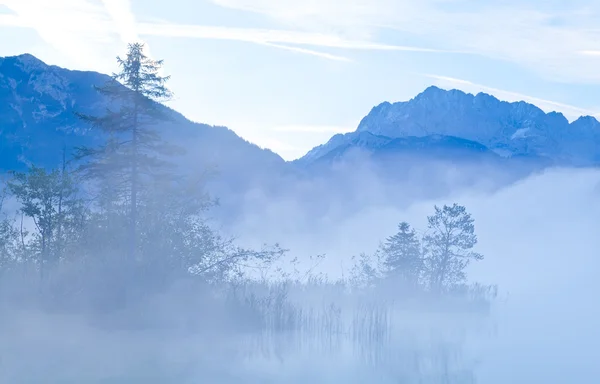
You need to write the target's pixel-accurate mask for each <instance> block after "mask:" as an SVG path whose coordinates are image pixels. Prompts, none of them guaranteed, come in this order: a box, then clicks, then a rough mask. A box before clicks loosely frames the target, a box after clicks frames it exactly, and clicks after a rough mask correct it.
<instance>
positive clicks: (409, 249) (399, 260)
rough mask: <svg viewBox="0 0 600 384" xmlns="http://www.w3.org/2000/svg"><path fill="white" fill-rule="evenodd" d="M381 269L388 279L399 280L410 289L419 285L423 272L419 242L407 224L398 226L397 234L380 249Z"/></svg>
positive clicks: (389, 238) (388, 239) (403, 223)
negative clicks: (383, 269) (382, 268)
mask: <svg viewBox="0 0 600 384" xmlns="http://www.w3.org/2000/svg"><path fill="white" fill-rule="evenodd" d="M380 253H381V258H382V263H383V267H384V268H385V271H384V272H385V273H386V275H387V276H388V277H389V278H393V279H397V280H401V281H402V282H404V283H406V284H408V285H409V286H411V287H416V286H417V285H418V284H419V279H420V275H421V272H422V271H423V258H422V252H421V242H420V241H419V239H418V238H417V234H416V232H415V230H414V229H413V228H411V227H410V225H409V224H408V223H407V222H402V223H400V224H398V232H397V233H396V234H395V235H393V236H390V237H388V238H387V239H386V241H385V243H384V244H382V245H381V247H380Z"/></svg>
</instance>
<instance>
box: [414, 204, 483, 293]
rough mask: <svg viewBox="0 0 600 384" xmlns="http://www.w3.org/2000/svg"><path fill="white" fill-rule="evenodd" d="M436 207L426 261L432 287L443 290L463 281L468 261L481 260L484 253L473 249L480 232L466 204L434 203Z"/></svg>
mask: <svg viewBox="0 0 600 384" xmlns="http://www.w3.org/2000/svg"><path fill="white" fill-rule="evenodd" d="M434 210H435V212H434V214H433V215H432V216H428V217H427V222H428V226H427V227H428V230H429V233H428V234H427V235H426V236H425V238H424V249H425V256H426V257H425V265H426V270H427V274H428V277H429V283H430V287H431V289H432V290H434V291H437V292H440V291H442V290H443V289H444V288H450V287H452V286H454V285H457V284H461V283H464V282H465V281H466V273H465V269H466V267H467V266H468V265H469V262H470V261H471V260H482V259H483V255H481V254H479V253H476V252H473V251H472V249H473V247H474V246H475V245H476V244H477V236H476V235H475V225H474V220H473V218H472V217H471V214H469V213H468V212H467V210H466V208H465V207H464V206H461V205H457V204H453V205H452V206H448V205H444V206H443V207H442V208H439V207H438V206H435V207H434Z"/></svg>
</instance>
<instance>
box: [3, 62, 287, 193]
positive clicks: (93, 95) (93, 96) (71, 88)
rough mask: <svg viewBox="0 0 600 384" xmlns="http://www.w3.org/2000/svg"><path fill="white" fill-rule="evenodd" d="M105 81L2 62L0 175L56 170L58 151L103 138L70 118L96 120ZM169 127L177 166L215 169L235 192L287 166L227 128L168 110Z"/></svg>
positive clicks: (102, 105)
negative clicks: (178, 154)
mask: <svg viewBox="0 0 600 384" xmlns="http://www.w3.org/2000/svg"><path fill="white" fill-rule="evenodd" d="M108 80H109V77H108V76H107V75H103V74H100V73H96V72H83V71H72V70H67V69H64V68H60V67H57V66H51V65H47V64H45V63H44V62H42V61H41V60H39V59H37V58H35V57H34V56H32V55H29V54H24V55H20V56H14V57H6V58H0V170H12V169H16V170H20V169H24V168H25V166H26V164H28V163H35V164H38V165H42V166H47V167H52V166H56V165H58V164H59V162H60V159H61V157H62V149H63V147H66V148H67V149H68V150H69V149H72V148H73V147H74V146H78V145H89V144H93V143H95V142H97V141H98V140H99V139H100V138H99V136H98V135H97V133H96V132H95V131H94V130H90V127H89V126H87V125H85V124H82V123H81V122H80V121H79V120H78V119H77V118H76V116H75V115H74V112H82V113H86V114H93V115H101V114H103V113H104V109H105V107H106V105H107V103H108V101H107V100H106V99H104V98H103V97H102V96H101V95H100V94H99V93H98V92H97V91H96V90H95V89H94V86H102V85H103V84H105V83H106V81H108ZM161 108H165V109H166V110H168V112H169V114H170V116H171V117H172V122H171V123H168V124H164V126H163V127H161V128H162V135H163V136H164V137H165V138H167V139H169V140H171V141H174V142H175V143H177V144H179V145H181V146H183V147H184V148H185V149H186V150H187V155H185V156H184V157H183V158H182V163H184V164H186V165H187V166H189V167H190V168H197V169H198V170H199V169H201V168H203V167H206V166H215V165H216V168H217V171H218V172H220V173H221V174H226V175H227V176H228V177H227V178H226V179H227V180H228V182H229V183H232V184H233V186H234V187H235V186H240V185H242V184H244V185H245V184H248V183H253V182H254V181H255V180H254V179H255V178H261V177H262V178H267V177H268V176H269V174H270V173H272V172H273V171H274V170H279V169H281V168H282V167H283V166H284V165H285V162H284V161H283V159H281V157H279V156H278V155H277V154H275V153H273V152H271V151H270V150H265V149H261V148H259V147H258V146H256V145H254V144H251V143H249V142H247V141H245V140H243V139H242V138H240V137H239V136H237V135H236V134H235V133H234V132H233V131H231V130H229V129H227V128H225V127H214V126H209V125H206V124H198V123H194V122H192V121H190V120H188V119H186V118H185V117H184V116H182V115H181V114H179V113H177V112H176V111H173V110H171V109H169V108H167V107H161Z"/></svg>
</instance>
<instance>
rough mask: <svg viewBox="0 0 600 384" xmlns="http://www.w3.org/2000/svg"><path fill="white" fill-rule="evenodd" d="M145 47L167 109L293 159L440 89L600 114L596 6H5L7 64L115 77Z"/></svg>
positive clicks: (231, 1) (190, 2)
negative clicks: (123, 58) (162, 82)
mask: <svg viewBox="0 0 600 384" xmlns="http://www.w3.org/2000/svg"><path fill="white" fill-rule="evenodd" d="M138 39H139V40H142V41H145V42H147V43H148V44H149V47H150V52H151V55H152V56H155V57H156V58H162V59H164V60H165V71H166V72H167V73H168V74H171V75H172V80H171V88H172V90H173V91H174V92H175V94H176V99H175V100H173V101H172V102H171V103H170V105H171V106H172V107H173V108H175V109H177V110H179V111H180V112H182V113H184V114H185V115H186V116H188V117H189V118H191V119H193V120H195V121H200V122H206V123H210V124H219V125H226V126H229V127H230V128H232V129H233V130H234V131H236V132H237V133H238V134H239V135H241V136H242V137H244V138H247V139H248V140H250V141H253V142H255V143H257V144H259V145H261V146H264V147H268V148H271V149H273V150H274V151H276V152H278V153H279V154H281V155H282V156H283V157H284V158H286V159H292V158H296V157H299V156H301V155H302V154H304V153H305V152H306V151H308V150H309V149H310V148H312V147H313V146H315V145H318V144H321V143H323V142H324V141H326V140H327V139H328V138H329V137H330V136H331V135H333V134H334V133H337V132H345V131H352V130H354V129H355V128H356V126H357V124H358V122H359V120H360V119H361V118H362V117H363V116H364V115H365V114H367V113H368V112H369V110H370V109H371V108H372V107H373V106H374V105H376V104H379V103H380V102H382V101H386V100H387V101H398V100H407V99H410V98H411V97H413V96H415V95H416V94H417V93H419V92H420V91H422V90H423V89H424V88H426V87H427V86H429V85H432V84H435V85H438V86H440V87H443V88H458V89H462V90H464V91H468V92H478V91H484V92H487V93H492V94H494V95H496V96H497V97H498V98H500V99H505V100H521V99H524V100H527V101H531V102H533V103H535V104H537V105H538V106H540V107H542V109H545V110H559V111H561V112H563V113H565V115H566V116H567V117H568V118H570V119H572V118H574V117H576V116H577V115H580V114H595V113H596V112H598V111H600V1H598V0H568V1H562V0H561V1H558V0H540V1H517V0H504V1H492V0H303V1H297V0H168V1H167V0H0V41H2V44H0V56H6V55H15V54H20V53H24V52H29V53H32V54H34V55H36V56H37V57H39V58H41V59H42V60H44V61H46V62H47V63H49V64H56V65H60V66H64V67H68V68H73V69H93V70H98V71H101V72H112V71H113V70H114V69H115V61H114V57H115V56H116V55H119V54H122V53H123V51H124V43H125V42H130V41H134V40H138Z"/></svg>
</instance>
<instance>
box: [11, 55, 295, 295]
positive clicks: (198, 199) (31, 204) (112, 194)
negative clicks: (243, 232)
mask: <svg viewBox="0 0 600 384" xmlns="http://www.w3.org/2000/svg"><path fill="white" fill-rule="evenodd" d="M117 60H118V64H119V67H120V71H119V72H118V73H116V74H114V75H113V76H112V79H111V81H110V82H108V83H107V84H105V85H103V86H101V87H98V88H97V91H98V92H100V93H101V94H102V95H104V96H105V99H106V100H107V101H108V107H107V108H106V110H105V112H104V113H103V114H99V115H98V116H91V115H84V114H77V116H78V117H79V118H80V119H81V120H82V121H83V122H85V123H87V124H89V125H90V126H91V127H93V128H95V129H96V132H98V133H99V134H100V135H101V136H102V137H103V140H102V142H100V143H99V145H97V146H93V147H78V148H75V150H74V151H73V153H67V151H66V150H63V162H62V165H61V166H60V167H59V168H57V169H50V170H48V169H44V168H41V167H38V166H36V165H32V166H30V167H29V169H28V170H27V171H26V172H13V173H12V175H11V177H10V179H9V180H8V181H7V182H6V183H5V187H4V190H3V194H2V196H1V197H2V199H0V203H1V202H3V201H4V197H7V196H8V197H10V198H12V199H13V200H15V201H16V203H18V205H19V209H18V215H17V216H16V217H15V216H14V215H8V214H5V215H4V216H3V218H2V221H0V266H1V267H2V270H3V271H7V270H20V271H27V272H28V273H29V275H32V272H34V273H33V274H34V275H35V276H36V278H37V279H38V280H39V281H40V282H41V284H46V285H47V286H46V289H50V286H51V285H52V283H55V282H56V280H58V279H59V278H57V277H56V276H57V275H58V274H62V275H61V278H63V277H65V276H64V274H65V273H73V272H65V271H73V270H77V272H78V274H79V278H78V279H75V280H78V281H80V282H82V284H83V285H85V284H88V285H89V284H92V281H94V280H101V281H102V285H103V288H104V289H105V290H109V291H111V290H112V291H114V294H115V295H121V296H122V295H124V294H126V293H127V294H130V293H131V292H133V291H135V290H137V291H148V290H154V289H157V288H160V287H164V286H166V285H168V284H170V283H171V282H172V281H174V280H175V279H178V278H181V277H182V276H189V275H202V276H203V278H204V280H206V281H209V280H211V279H212V280H214V279H217V278H221V279H223V278H226V277H228V276H229V277H230V276H233V275H235V274H237V273H239V271H240V269H241V264H242V263H247V264H250V263H252V262H255V263H262V262H269V261H270V260H273V259H274V258H276V257H277V256H279V255H281V254H282V252H283V251H282V250H281V249H280V248H279V247H278V246H277V245H274V246H272V247H265V249H263V250H259V251H252V250H246V249H241V248H239V247H236V246H235V245H234V243H233V242H232V241H231V240H230V239H226V238H222V237H221V236H220V235H219V234H218V233H216V232H215V231H213V230H212V229H211V228H210V226H209V225H208V224H207V222H206V220H205V219H204V212H205V211H206V210H207V209H208V208H209V207H210V206H211V205H213V201H212V200H211V199H209V198H208V197H207V196H206V194H205V193H204V192H203V191H202V181H203V180H202V179H200V178H199V177H197V176H195V175H193V174H192V173H191V172H189V170H186V171H188V172H183V171H182V170H181V169H179V168H178V167H177V166H176V165H175V163H174V162H172V158H171V157H172V156H175V155H177V154H179V153H182V149H181V148H177V147H175V146H173V145H170V144H169V143H168V142H167V141H165V140H163V139H162V137H161V135H160V134H159V132H158V131H159V129H160V128H163V127H164V126H165V125H168V123H169V120H170V116H171V113H170V110H169V109H167V108H166V107H164V106H163V105H162V104H161V102H162V101H164V100H166V99H168V98H169V97H170V95H171V93H170V91H169V90H168V88H167V87H166V82H167V80H168V77H165V76H161V75H160V69H161V66H162V61H156V60H152V59H150V58H149V57H147V56H146V55H145V53H144V47H143V45H142V44H130V45H129V47H128V52H127V55H126V57H125V58H122V59H121V58H117ZM1 208H2V205H0V211H1ZM65 265H69V266H71V267H70V268H61V267H63V266H65ZM75 265H76V266H77V267H73V266H75ZM86 273H87V275H86ZM81 275H83V276H84V277H81ZM70 277H73V276H70ZM46 281H49V282H48V283H46ZM96 283H98V281H96ZM67 285H70V286H71V287H70V289H71V291H72V292H74V291H77V292H81V291H82V289H83V287H73V286H72V285H73V281H71V282H70V283H69V284H67ZM88 288H89V290H90V291H92V290H96V291H98V288H99V287H98V286H97V285H95V286H94V285H93V284H92V285H90V286H89V287H88ZM62 293H64V292H62Z"/></svg>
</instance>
